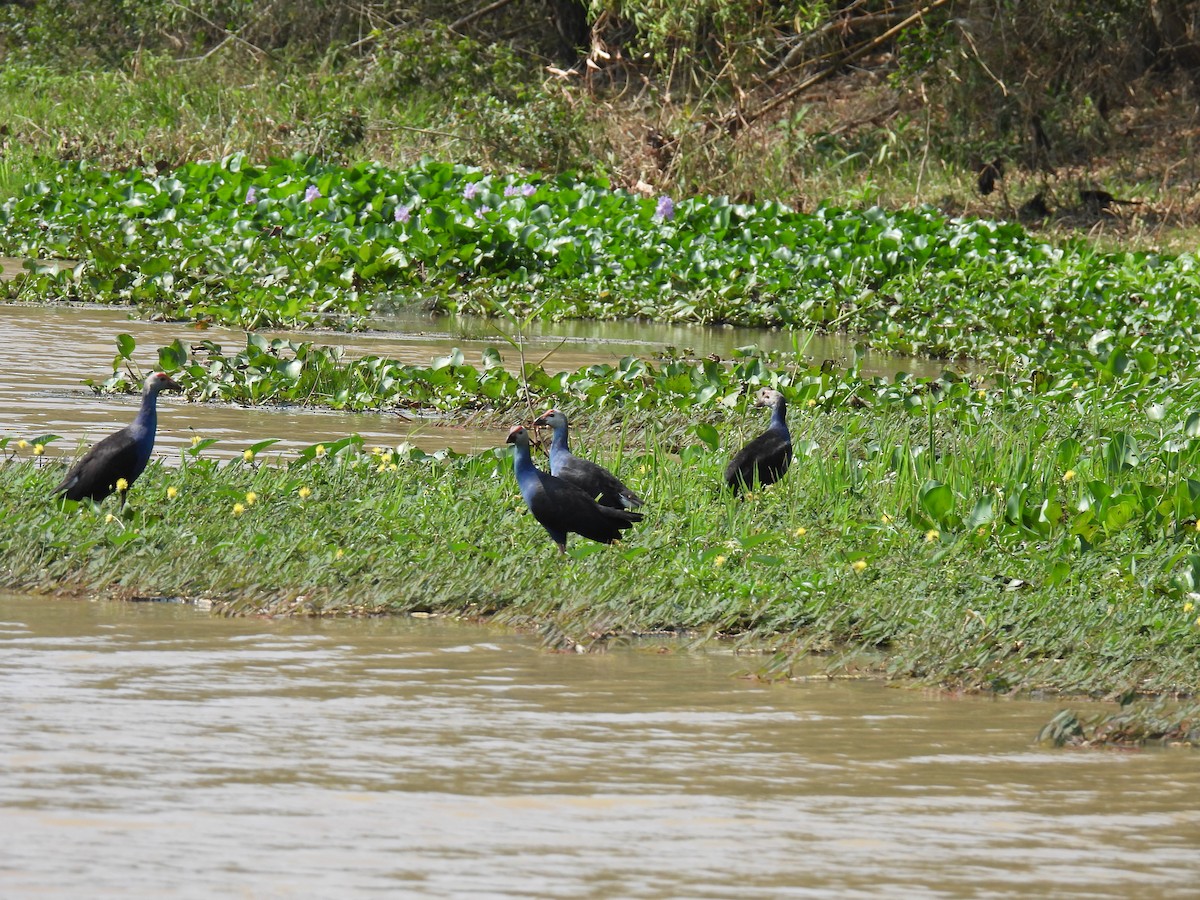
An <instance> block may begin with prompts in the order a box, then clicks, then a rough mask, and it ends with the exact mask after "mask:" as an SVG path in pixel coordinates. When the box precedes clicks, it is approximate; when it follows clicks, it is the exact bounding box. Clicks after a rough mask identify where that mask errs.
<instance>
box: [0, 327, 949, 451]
mask: <svg viewBox="0 0 1200 900" xmlns="http://www.w3.org/2000/svg"><path fill="white" fill-rule="evenodd" d="M379 324H380V325H381V327H387V328H390V329H392V330H390V331H382V330H378V331H371V332H367V333H363V334H336V333H327V332H322V333H306V334H283V333H280V334H279V335H278V336H283V337H289V338H293V339H296V340H309V341H314V342H316V343H318V344H329V345H340V346H343V347H345V348H346V352H347V355H348V356H362V355H367V354H376V355H382V356H387V357H389V358H392V359H397V360H399V361H401V362H404V363H409V364H417V365H429V364H430V362H431V360H433V359H434V358H435V357H438V356H444V355H446V354H447V353H449V352H450V351H451V350H452V349H453V348H454V347H459V348H461V349H462V351H463V353H464V354H465V355H466V357H467V359H468V361H469V362H472V363H476V364H478V362H479V361H480V358H481V354H482V352H483V350H484V349H485V348H487V347H491V346H494V347H497V348H498V349H500V350H501V352H502V354H503V356H504V358H505V361H506V363H507V364H508V365H510V366H511V367H513V368H514V370H515V368H516V367H517V366H518V364H519V360H518V356H517V354H516V353H515V351H513V350H512V348H510V347H508V346H507V345H506V344H505V342H504V340H503V336H502V335H500V334H499V332H497V331H496V328H495V323H489V322H486V321H482V320H477V319H466V318H453V319H450V318H438V317H433V316H431V315H429V314H428V313H423V312H420V311H418V310H410V311H406V312H404V313H398V314H396V315H393V316H391V317H389V318H387V319H384V320H381V321H380V323H379ZM122 332H125V333H128V334H130V335H132V336H133V337H134V338H135V339H136V341H137V345H138V346H137V351H136V353H135V354H134V359H135V361H136V362H137V363H138V364H139V365H140V366H141V367H142V368H143V369H144V370H146V371H149V370H150V369H152V368H153V367H154V366H155V365H156V361H157V358H158V357H157V352H158V348H159V347H161V346H164V345H166V344H169V343H171V342H172V341H174V340H175V339H176V338H179V339H180V340H182V341H183V342H184V343H185V344H189V345H190V344H197V343H199V342H200V341H202V340H211V341H213V342H215V343H218V344H221V345H222V347H224V348H225V350H226V352H236V351H237V350H239V349H241V348H242V347H244V346H245V340H246V335H245V332H243V331H239V330H235V329H228V328H218V327H214V328H207V329H204V330H197V329H196V328H195V327H192V326H189V325H186V324H179V323H164V322H147V321H143V320H138V319H130V318H129V316H128V312H127V311H124V310H120V309H111V308H98V307H65V308H64V307H31V306H11V305H10V306H4V305H0V435H9V436H12V437H17V438H32V437H36V436H39V435H42V434H57V435H59V436H60V437H62V438H63V440H61V441H58V442H56V443H55V444H54V445H53V447H52V449H53V450H54V451H55V452H58V453H74V452H75V451H76V449H77V448H78V447H79V446H80V445H81V444H90V443H92V442H93V441H95V440H96V439H98V438H100V437H103V436H104V435H105V434H107V433H109V432H111V431H113V430H115V429H116V428H117V427H120V426H121V425H123V424H125V423H126V422H128V421H129V420H130V419H132V417H133V415H134V412H135V411H136V406H137V402H138V401H137V399H136V398H135V397H103V398H100V397H96V396H95V395H93V394H92V392H91V390H90V389H89V388H87V387H86V386H84V384H83V381H84V380H85V379H89V378H90V379H92V380H94V381H103V380H104V379H105V378H107V377H108V375H109V374H111V372H112V361H113V358H114V356H115V355H116V336H117V335H118V334H121V333H122ZM589 332H591V334H592V336H591V337H588V336H587V334H588V333H589ZM266 334H267V335H268V336H272V334H271V333H266ZM754 338H758V343H760V344H761V345H763V346H775V345H777V347H778V349H786V348H787V347H789V346H791V344H792V342H793V340H794V337H793V336H792V335H790V334H786V333H783V332H768V331H752V330H749V329H717V328H699V327H690V328H689V327H684V326H677V325H661V324H653V323H596V322H589V323H578V322H573V323H548V324H543V325H538V326H537V327H536V328H535V330H534V331H533V332H531V333H530V334H529V336H528V346H527V349H526V359H527V360H529V361H533V362H542V361H544V365H545V366H546V368H547V369H548V370H550V371H561V370H567V371H571V370H574V369H577V368H580V367H582V366H586V365H591V364H594V363H609V364H612V363H616V362H618V361H619V360H620V359H621V358H623V357H625V356H628V355H630V354H633V355H638V356H643V357H650V356H653V355H654V354H656V353H659V352H661V351H662V350H664V349H665V348H666V347H668V346H677V347H683V346H686V347H688V348H689V349H692V350H694V351H695V352H697V353H702V354H704V355H707V354H709V353H717V354H720V355H722V356H726V357H727V356H729V355H730V353H731V352H732V350H733V348H734V347H737V346H742V345H744V344H747V343H752V342H754V341H753V339H754ZM807 353H808V355H809V356H812V357H814V358H831V359H836V360H838V361H839V363H840V364H845V362H846V356H847V354H850V355H852V353H853V348H852V346H850V345H849V344H848V343H847V342H846V341H844V340H840V339H829V338H827V339H822V340H821V341H820V342H817V343H815V344H814V343H810V344H809V345H808V346H807ZM872 361H873V364H876V365H879V366H891V365H892V364H895V368H896V369H899V368H902V367H903V366H904V365H906V366H908V368H910V369H911V368H913V367H917V368H921V367H924V368H927V369H929V370H930V371H934V370H936V371H940V367H939V366H938V365H937V364H935V363H932V362H928V361H918V360H902V361H898V360H891V359H888V358H886V357H876V358H873V360H872ZM159 402H160V408H161V412H160V416H159V437H158V442H157V446H156V450H155V452H156V454H157V455H158V456H160V457H163V458H165V459H167V460H168V461H170V460H172V459H178V451H179V450H180V449H181V448H183V447H187V446H190V444H191V439H192V437H193V435H198V436H200V437H202V438H216V439H217V440H218V444H216V445H215V446H214V447H212V448H211V449H210V450H208V451H206V452H207V453H209V454H210V455H213V456H218V457H231V456H234V455H236V454H240V453H241V452H242V450H243V449H245V448H246V447H247V446H249V445H250V444H252V443H255V442H257V441H261V440H266V439H268V438H276V439H278V440H279V443H278V444H276V445H274V446H273V447H272V448H271V450H269V451H268V453H269V454H276V453H283V454H286V453H288V452H290V451H295V450H296V449H299V448H301V447H306V446H308V445H310V444H313V443H316V442H318V441H331V440H336V439H337V438H340V437H344V436H345V435H347V434H352V433H358V434H361V435H362V436H363V439H364V440H365V441H366V443H367V444H368V446H395V445H396V444H398V443H400V442H403V441H408V442H410V443H412V444H414V445H416V446H418V447H420V448H422V449H424V450H426V451H429V452H432V451H435V450H440V449H442V448H446V447H449V448H451V449H453V450H457V451H460V452H473V451H478V450H482V449H486V448H488V447H496V446H503V444H504V435H505V431H506V429H478V428H469V427H462V426H460V425H456V424H454V423H453V422H450V421H438V420H429V419H417V420H415V421H413V420H409V419H407V418H403V417H400V416H398V415H396V414H394V413H336V412H330V411H320V410H311V409H301V408H296V407H285V408H279V407H272V406H263V407H254V408H245V407H239V406H233V405H229V404H219V403H205V404H200V403H187V402H186V401H184V400H182V399H180V398H177V397H173V396H172V395H169V394H167V395H163V396H162V397H161V398H160V400H159Z"/></svg>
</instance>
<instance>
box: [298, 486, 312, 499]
mask: <svg viewBox="0 0 1200 900" xmlns="http://www.w3.org/2000/svg"><path fill="white" fill-rule="evenodd" d="M296 493H297V494H299V495H300V499H301V500H307V499H308V497H309V495H310V494H312V488H310V487H302V488H300V490H298V491H296Z"/></svg>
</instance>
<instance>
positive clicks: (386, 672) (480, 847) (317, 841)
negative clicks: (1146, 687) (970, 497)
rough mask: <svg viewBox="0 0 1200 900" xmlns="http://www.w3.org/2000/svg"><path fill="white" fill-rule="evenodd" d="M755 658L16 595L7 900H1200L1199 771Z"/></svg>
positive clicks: (5, 679) (988, 708)
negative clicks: (552, 648) (750, 661)
mask: <svg viewBox="0 0 1200 900" xmlns="http://www.w3.org/2000/svg"><path fill="white" fill-rule="evenodd" d="M745 665H746V662H745V661H743V660H740V659H738V658H737V657H734V656H733V655H731V654H729V653H727V652H724V651H721V650H719V649H718V650H712V651H710V652H705V653H687V652H671V653H655V652H648V651H646V650H636V649H623V650H618V651H614V652H611V653H609V654H607V655H594V656H577V655H567V654H553V653H548V652H546V651H544V650H542V649H540V648H539V647H538V646H537V644H536V643H535V642H534V641H533V640H531V639H530V638H528V637H524V636H520V635H513V634H508V633H506V632H503V631H500V630H497V629H485V628H483V627H478V626H473V625H465V624H461V623H456V622H446V621H441V620H417V619H407V618H393V619H375V620H341V621H308V620H270V619H227V618H219V617H214V616H212V615H211V614H209V613H207V612H204V611H200V610H197V609H195V608H193V607H187V606H182V605H171V604H121V603H111V602H90V603H89V602H84V601H74V600H55V599H50V598H44V597H29V596H20V595H0V703H2V704H3V709H4V726H3V728H0V828H2V830H3V834H4V841H3V845H2V847H0V885H3V889H2V890H0V893H3V894H4V895H5V896H9V897H18V896H20V897H26V896H37V897H82V896H88V897H122V898H125V897H155V898H158V897H184V898H188V897H214V896H243V897H352V896H360V895H375V896H403V897H513V898H517V897H521V898H524V897H547V898H555V897H563V898H580V897H587V898H615V897H622V898H625V897H628V898H679V897H697V898H731V897H761V898H774V897H823V898H824V897H828V898H872V900H873V898H879V897H889V898H925V897H928V898H958V897H972V898H1013V897H1056V898H1063V897H1079V898H1083V897H1088V898H1095V897H1114V898H1115V897H1139V898H1160V897H1161V898H1165V897H1191V896H1195V895H1196V893H1195V892H1196V886H1197V884H1200V855H1198V854H1197V853H1196V844H1197V841H1200V809H1198V808H1197V804H1196V802H1195V798H1196V796H1197V793H1198V792H1200V767H1197V765H1196V759H1195V756H1194V755H1193V754H1192V753H1191V752H1189V751H1182V750H1180V751H1175V750H1156V751H1144V752H1114V751H1063V750H1051V749H1044V748H1040V747H1037V746H1035V745H1034V744H1033V743H1032V739H1033V736H1034V735H1035V734H1036V732H1037V730H1038V728H1039V727H1040V726H1041V725H1043V724H1044V723H1045V722H1046V721H1047V720H1048V718H1049V717H1050V716H1051V715H1053V712H1054V711H1055V709H1056V708H1057V707H1056V706H1055V705H1052V704H1048V703H1039V702H1034V701H989V700H983V699H977V698H971V699H946V698H944V697H940V696H937V695H933V694H927V693H922V692H919V691H915V690H911V689H894V688H888V687H885V686H883V685H881V684H878V683H872V682H836V681H835V682H807V683H791V684H776V685H764V684H760V683H755V682H753V681H749V680H746V679H744V678H740V677H736V676H737V673H738V672H739V670H741V669H742V668H743V667H744V666H745Z"/></svg>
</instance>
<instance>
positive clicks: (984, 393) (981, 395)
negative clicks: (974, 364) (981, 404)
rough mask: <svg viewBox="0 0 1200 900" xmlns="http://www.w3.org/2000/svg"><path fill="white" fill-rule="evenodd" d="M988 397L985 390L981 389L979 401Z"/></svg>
mask: <svg viewBox="0 0 1200 900" xmlns="http://www.w3.org/2000/svg"><path fill="white" fill-rule="evenodd" d="M986 396H987V391H985V390H984V389H983V388H980V389H979V399H980V400H982V399H983V398H984V397H986Z"/></svg>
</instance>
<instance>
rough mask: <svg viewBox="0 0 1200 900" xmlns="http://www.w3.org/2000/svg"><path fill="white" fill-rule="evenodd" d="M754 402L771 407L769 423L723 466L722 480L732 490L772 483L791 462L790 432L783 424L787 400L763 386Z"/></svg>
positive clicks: (777, 392)
mask: <svg viewBox="0 0 1200 900" xmlns="http://www.w3.org/2000/svg"><path fill="white" fill-rule="evenodd" d="M754 405H755V406H769V407H771V424H770V425H769V426H767V430H766V431H764V432H763V433H762V434H760V435H759V436H758V437H756V438H755V439H754V440H752V441H751V442H750V443H748V444H747V445H746V446H745V447H743V448H742V449H741V450H739V451H738V452H737V454H736V455H735V456H734V457H733V459H731V460H730V461H729V465H728V466H726V467H725V484H726V485H728V486H729V487H730V488H732V489H733V492H734V494H737V493H738V492H739V491H742V490H749V489H750V488H752V487H754V485H755V483H758V484H760V485H762V486H763V487H766V486H767V485H768V484H774V483H775V482H776V481H778V480H779V479H780V478H782V477H783V476H784V473H785V472H787V470H788V466H790V465H791V464H792V435H791V433H790V432H789V431H788V427H787V401H785V400H784V399H783V394H781V393H780V392H779V391H775V390H772V389H771V388H763V389H762V390H761V391H759V392H758V394H757V395H755V397H754Z"/></svg>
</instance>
